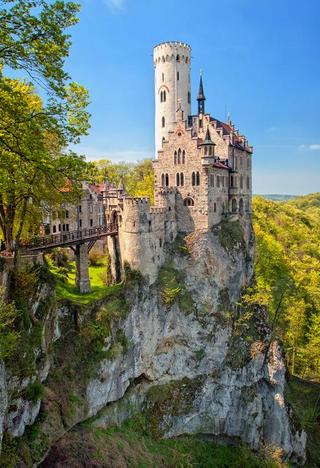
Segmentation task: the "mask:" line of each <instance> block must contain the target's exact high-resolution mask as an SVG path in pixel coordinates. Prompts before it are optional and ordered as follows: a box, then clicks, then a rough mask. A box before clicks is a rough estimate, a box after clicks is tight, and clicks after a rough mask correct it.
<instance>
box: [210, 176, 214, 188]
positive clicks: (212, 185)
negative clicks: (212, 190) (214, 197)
mask: <svg viewBox="0 0 320 468" xmlns="http://www.w3.org/2000/svg"><path fill="white" fill-rule="evenodd" d="M210 186H211V187H214V174H210Z"/></svg>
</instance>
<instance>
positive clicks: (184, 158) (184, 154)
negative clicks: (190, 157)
mask: <svg viewBox="0 0 320 468" xmlns="http://www.w3.org/2000/svg"><path fill="white" fill-rule="evenodd" d="M185 162H186V152H185V150H183V151H182V164H185Z"/></svg>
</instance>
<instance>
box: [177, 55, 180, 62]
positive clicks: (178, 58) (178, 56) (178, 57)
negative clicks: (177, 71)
mask: <svg viewBox="0 0 320 468" xmlns="http://www.w3.org/2000/svg"><path fill="white" fill-rule="evenodd" d="M176 60H177V62H180V55H179V54H178V55H177V57H176Z"/></svg>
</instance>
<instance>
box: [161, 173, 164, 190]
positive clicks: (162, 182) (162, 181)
mask: <svg viewBox="0 0 320 468" xmlns="http://www.w3.org/2000/svg"><path fill="white" fill-rule="evenodd" d="M161 185H162V187H164V174H161Z"/></svg>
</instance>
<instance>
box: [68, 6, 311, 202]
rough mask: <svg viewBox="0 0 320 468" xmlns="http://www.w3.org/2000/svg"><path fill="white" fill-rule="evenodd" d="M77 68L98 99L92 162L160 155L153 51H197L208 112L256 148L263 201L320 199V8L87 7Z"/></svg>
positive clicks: (75, 36) (73, 70)
mask: <svg viewBox="0 0 320 468" xmlns="http://www.w3.org/2000/svg"><path fill="white" fill-rule="evenodd" d="M80 3H81V5H82V11H81V14H80V23H79V24H78V25H77V26H76V27H75V28H73V29H72V40H73V46H72V49H71V55H70V58H69V59H68V61H67V69H68V71H69V72H70V74H71V75H72V78H73V79H74V80H75V81H78V82H80V83H81V84H83V85H84V86H86V87H87V88H88V90H89V92H90V97H91V105H90V112H91V114H92V121H91V124H92V128H91V130H90V135H89V136H88V137H85V138H83V139H82V142H81V144H80V145H79V147H78V148H77V151H78V152H80V153H83V154H86V155H87V157H88V158H89V159H99V158H103V157H105V158H110V159H113V160H114V161H120V160H127V161H136V160H139V159H142V158H144V157H153V155H154V96H153V93H154V90H153V63H152V50H153V46H154V45H156V44H157V43H159V42H162V41H166V40H180V41H183V42H187V43H189V44H190V45H191V47H192V75H191V76H192V92H193V111H195V108H196V107H195V100H194V99H195V97H196V91H197V87H198V80H199V70H200V69H202V70H203V75H204V86H205V94H206V98H207V101H206V110H207V111H209V112H210V113H211V115H213V116H215V117H217V118H219V119H224V118H225V115H226V111H229V112H230V113H231V117H232V120H233V121H234V123H235V124H236V126H237V127H238V128H239V129H240V131H241V132H243V133H244V134H245V135H246V136H247V137H248V139H249V141H250V143H251V144H253V146H254V151H255V152H254V192H255V193H290V194H302V193H309V192H314V191H319V190H320V115H319V114H320V79H319V77H320V60H319V57H320V51H319V49H320V28H319V17H320V1H319V0H308V1H306V2H301V1H300V0H299V1H298V0H219V1H216V0H201V1H198V2H195V1H194V0H192V1H191V0H162V1H161V2H160V1H156V0H80Z"/></svg>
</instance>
